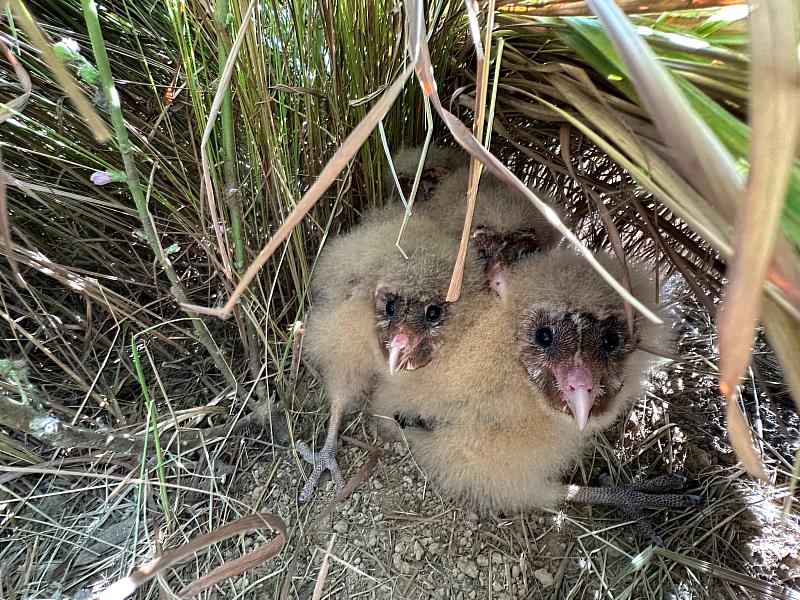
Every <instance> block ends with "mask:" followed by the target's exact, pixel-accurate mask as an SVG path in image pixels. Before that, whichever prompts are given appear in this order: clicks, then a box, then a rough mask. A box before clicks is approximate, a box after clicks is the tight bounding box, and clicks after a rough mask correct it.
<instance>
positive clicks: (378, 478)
mask: <svg viewBox="0 0 800 600" xmlns="http://www.w3.org/2000/svg"><path fill="white" fill-rule="evenodd" d="M693 318H694V319H695V320H696V318H697V315H696V314H695V315H694V317H692V315H690V316H689V317H687V321H686V322H685V323H684V325H683V329H682V332H683V333H682V338H681V339H682V341H681V345H682V347H681V352H682V356H688V358H687V360H686V361H685V362H684V363H682V364H672V365H670V366H668V367H667V368H666V369H664V370H663V371H661V372H659V373H657V374H656V376H655V377H654V380H653V383H652V385H651V387H650V391H649V392H648V393H647V396H646V397H645V398H644V399H642V401H641V402H639V403H638V404H637V405H636V407H635V408H634V409H632V411H631V413H630V414H629V415H628V418H627V419H626V420H624V422H622V423H620V424H619V425H618V426H616V427H615V428H612V429H611V430H610V431H608V432H606V434H605V436H604V437H602V438H601V439H599V440H598V443H597V444H596V446H595V447H594V448H592V449H590V450H589V451H588V452H587V454H586V456H585V458H584V460H583V461H582V463H581V465H579V466H578V467H577V468H576V469H575V471H574V473H573V478H572V480H573V481H574V482H576V483H587V482H589V481H591V482H595V481H596V475H597V474H598V472H600V471H601V470H609V471H610V472H611V473H612V474H613V475H614V477H615V478H617V479H618V480H620V482H622V481H628V480H630V479H631V478H636V477H637V476H640V475H641V476H647V477H652V476H655V475H659V474H662V473H666V472H676V473H682V474H685V475H688V476H690V477H694V478H696V479H698V480H699V481H700V487H699V492H700V493H701V494H702V495H703V497H704V502H703V505H702V506H701V507H700V508H698V509H686V510H685V511H683V512H675V513H671V514H669V515H667V514H663V513H661V514H656V515H654V516H653V522H654V524H655V525H656V527H657V530H658V532H659V534H661V535H662V537H663V538H664V541H665V545H666V548H667V550H669V551H671V552H674V553H677V554H676V555H668V556H666V557H662V556H657V555H656V556H649V552H648V551H646V548H645V546H644V545H643V544H642V543H641V542H640V541H639V540H637V539H636V538H635V536H634V534H633V531H632V528H630V527H626V526H625V525H624V524H622V523H621V521H620V520H619V519H618V518H616V517H615V515H614V514H613V513H609V512H603V511H598V510H597V509H594V511H593V510H592V509H590V508H588V507H578V506H565V507H564V508H563V509H562V510H559V511H547V512H545V511H532V512H527V513H524V514H508V515H498V514H482V515H479V514H476V513H475V512H472V511H471V510H470V509H469V507H465V506H462V505H460V504H459V503H458V502H455V501H452V500H449V499H447V498H443V497H442V496H440V494H439V493H438V492H437V490H436V488H435V485H433V483H432V482H430V481H428V480H427V479H426V477H425V475H424V473H422V472H421V471H420V470H419V468H418V467H417V465H416V464H415V462H414V460H413V458H412V456H411V455H410V454H409V452H408V450H407V447H406V445H405V444H404V443H403V442H402V441H385V440H382V439H381V438H380V437H379V436H378V434H377V433H376V427H375V424H374V422H372V419H371V418H370V417H368V416H365V415H360V416H357V417H356V418H355V419H354V420H353V421H351V422H350V423H349V425H348V427H347V433H348V435H351V436H353V437H355V438H357V439H360V440H362V441H367V442H370V443H374V444H375V445H376V446H377V447H378V448H379V449H380V460H379V463H378V466H377V467H376V469H375V470H374V471H373V472H372V473H371V474H370V475H369V476H368V477H367V479H366V480H365V481H364V482H363V483H362V484H361V485H360V486H359V487H358V489H357V490H356V491H355V492H354V493H353V494H352V495H351V496H350V497H349V498H347V499H346V500H344V501H343V502H341V503H340V504H339V505H338V506H337V507H336V508H335V509H334V511H333V513H332V514H331V515H329V516H328V517H326V518H325V519H323V520H322V521H321V522H320V523H319V524H318V525H317V526H314V527H309V523H310V521H311V519H313V517H314V516H315V515H316V514H318V513H319V511H320V510H321V509H322V507H323V506H325V504H326V503H327V502H328V501H329V500H331V499H332V497H333V495H334V494H333V490H332V487H331V485H330V483H329V482H328V480H327V479H324V480H323V483H322V484H321V489H320V490H319V491H318V493H317V495H316V496H315V498H314V499H313V500H312V501H311V502H310V503H309V505H305V506H301V505H299V504H298V502H297V491H298V489H299V487H300V486H301V485H302V483H303V481H304V480H305V479H304V476H301V468H302V469H305V472H307V471H308V469H307V467H306V465H301V464H300V462H298V461H299V459H298V458H297V456H296V455H295V453H294V452H291V451H285V452H284V453H283V455H282V459H283V460H282V461H281V462H280V464H279V465H278V466H277V469H276V468H275V466H274V465H273V464H270V463H269V462H266V461H265V463H264V464H262V465H261V466H257V467H255V468H254V469H253V470H252V473H251V474H250V476H249V477H248V478H243V479H242V481H241V482H240V487H239V490H240V493H241V495H240V498H239V499H240V500H241V501H242V502H244V503H245V504H247V505H250V506H254V507H256V506H257V508H258V510H262V511H265V512H273V513H276V514H279V515H280V516H281V517H283V518H284V520H285V521H286V522H287V524H288V525H289V527H290V530H291V532H290V539H289V544H288V548H287V549H286V550H284V553H283V555H282V557H281V558H278V559H275V561H273V562H271V563H266V564H264V565H262V566H261V567H259V568H258V569H254V570H252V571H250V572H249V573H248V574H247V575H246V576H245V577H243V578H241V579H240V580H239V581H238V582H236V584H235V585H236V589H237V591H239V592H240V593H241V596H240V597H242V598H245V597H246V598H251V597H252V598H264V597H272V596H273V595H277V593H278V590H279V588H280V585H281V584H282V582H283V580H284V578H285V573H286V567H287V563H288V562H289V559H290V555H291V553H292V552H293V551H294V550H295V548H297V547H298V545H299V548H300V549H299V550H298V555H297V563H296V565H295V569H294V575H293V578H292V581H291V584H292V585H291V594H290V597H295V598H311V597H312V592H313V589H314V584H315V582H316V580H317V577H318V575H319V572H320V568H321V565H322V561H323V556H324V554H325V548H326V547H327V546H328V544H329V542H330V540H331V537H332V536H333V535H334V534H335V535H336V539H335V542H334V544H333V547H332V552H331V559H330V568H329V571H328V573H327V576H326V577H325V584H324V588H323V595H322V597H326V598H441V599H448V598H453V599H456V600H461V599H467V598H492V599H497V600H510V599H512V598H599V597H601V596H603V597H606V598H617V597H630V598H681V599H684V598H732V597H748V596H750V597H762V596H761V595H759V594H758V593H754V592H752V591H747V590H746V589H745V588H742V587H739V586H737V585H734V583H732V582H733V579H732V577H734V576H735V575H737V574H743V575H745V576H747V577H753V578H754V581H755V580H756V579H757V580H758V581H756V583H755V584H756V585H758V583H759V582H764V583H766V582H769V583H772V584H774V585H776V586H779V587H780V589H781V590H785V592H786V593H792V592H793V593H796V594H800V591H798V590H800V554H799V552H800V525H799V522H800V521H799V520H798V515H797V508H796V506H795V507H794V508H793V509H792V510H791V511H790V513H789V515H788V516H787V517H786V518H783V517H782V506H783V500H782V499H781V498H780V496H781V494H780V493H778V492H776V491H775V490H774V489H770V488H765V487H762V486H761V485H760V484H757V483H755V482H753V481H752V480H751V479H750V478H748V477H747V476H746V475H744V474H743V472H742V471H741V469H739V468H738V467H737V463H736V459H735V456H734V455H733V453H732V451H731V449H730V447H729V446H728V444H727V442H726V441H725V438H724V424H723V423H722V422H721V410H720V404H719V399H718V397H717V396H716V392H715V384H714V370H713V368H709V365H710V363H709V361H708V360H707V359H706V358H704V357H705V356H711V355H713V351H714V348H713V346H712V344H713V339H712V338H711V336H700V335H697V331H696V329H697V326H698V323H696V322H693ZM701 321H702V318H701ZM699 325H700V326H701V328H702V329H703V330H706V331H707V329H706V328H705V326H704V325H707V324H706V323H702V322H701V323H699ZM772 368H774V364H773V365H772ZM773 379H774V378H773ZM778 379H779V378H778ZM318 393H319V392H318V387H317V386H315V385H314V384H313V382H311V390H310V391H309V390H307V389H305V390H304V393H303V394H299V396H300V397H303V396H304V395H305V397H306V398H307V400H306V402H303V403H301V404H302V408H304V409H305V410H309V409H310V408H311V407H314V406H315V405H316V406H318V403H317V402H318V399H317V398H316V397H315V396H317V395H318ZM750 393H751V395H752V390H750ZM759 393H760V392H759ZM764 393H765V394H766V396H764V398H762V401H761V402H759V403H755V402H753V403H751V404H747V403H746V407H747V408H748V411H749V412H751V413H752V410H753V409H754V407H755V406H758V407H760V408H758V411H759V419H760V421H761V422H762V430H763V432H764V436H765V440H766V444H765V448H766V450H767V452H766V456H767V457H768V459H769V460H768V462H769V463H771V464H772V465H773V466H774V465H775V464H776V463H777V461H780V460H781V459H783V460H786V459H788V460H789V461H790V462H789V463H788V464H789V466H791V460H792V455H793V453H794V451H796V442H797V436H796V426H797V417H796V414H794V413H793V411H792V410H790V405H789V404H787V402H788V400H787V398H786V397H784V396H782V395H781V394H777V395H772V394H769V393H768V390H767V391H765V392H764ZM309 397H310V398H309ZM759 397H760V398H761V396H759ZM767 397H768V398H767ZM776 398H777V402H776ZM766 399H768V400H769V402H767V401H766ZM314 419H315V423H316V426H317V431H321V430H322V426H323V425H324V419H325V415H324V413H317V415H316V416H315V417H314ZM784 419H785V420H784ZM304 433H305V435H304V436H302V437H303V439H307V438H308V437H309V436H310V434H309V433H308V430H306V432H304ZM320 438H321V436H320ZM367 459H368V453H367V452H366V451H365V450H362V449H360V448H355V447H352V446H348V445H345V446H344V447H343V449H342V451H341V453H340V465H341V466H342V468H343V470H344V474H345V477H347V478H349V477H352V476H353V475H354V474H355V473H356V472H357V471H358V469H360V468H361V467H362V466H363V465H364V464H365V463H366V461H367ZM785 468H786V465H784V469H785ZM643 551H645V552H644V553H643V554H642V555H641V556H640V557H639V559H638V561H639V562H640V563H641V565H642V568H640V569H638V570H637V569H634V568H633V567H632V566H631V565H632V563H633V564H637V561H635V560H634V561H632V559H633V558H634V557H636V556H637V555H639V553H641V552H643ZM676 557H677V558H676ZM701 561H707V563H711V564H713V565H716V566H720V567H723V568H727V569H730V570H731V572H728V571H718V572H716V573H715V574H714V575H710V574H708V573H707V572H705V571H704V569H703V564H704V563H702V562H701ZM220 597H222V596H220ZM779 597H780V596H779ZM798 597H800V595H798Z"/></svg>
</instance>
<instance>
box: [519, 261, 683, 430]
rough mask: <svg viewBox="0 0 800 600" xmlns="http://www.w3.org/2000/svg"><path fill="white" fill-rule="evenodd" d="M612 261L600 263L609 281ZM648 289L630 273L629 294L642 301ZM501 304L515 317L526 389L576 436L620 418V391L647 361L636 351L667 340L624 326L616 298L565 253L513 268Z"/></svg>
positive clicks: (660, 330) (652, 328) (644, 324)
mask: <svg viewBox="0 0 800 600" xmlns="http://www.w3.org/2000/svg"><path fill="white" fill-rule="evenodd" d="M615 260H616V259H613V258H609V259H608V260H603V262H604V263H605V266H606V267H607V268H608V269H609V270H610V271H611V272H612V274H614V275H615V276H617V275H619V274H620V268H619V265H618V263H616V264H615V262H614V261H615ZM648 283H649V284H650V285H652V283H651V282H650V281H649V278H648V277H646V276H643V275H641V274H637V275H636V276H635V282H634V285H633V292H634V295H635V296H637V297H638V298H640V299H641V298H642V297H643V296H644V295H646V294H647V291H646V290H648ZM649 291H650V292H651V293H652V287H650V289H649ZM509 301H510V302H511V303H512V304H513V310H514V311H515V314H516V315H517V323H518V331H517V341H518V345H519V352H518V355H519V359H520V360H521V361H522V364H523V365H524V366H525V369H526V371H527V372H528V376H529V378H530V382H531V384H532V385H533V386H534V388H536V390H537V391H539V392H541V394H540V396H541V397H543V398H544V399H545V400H546V401H547V403H548V404H549V406H551V407H552V408H553V409H555V410H557V411H560V412H568V413H571V414H572V416H573V418H574V420H575V423H576V425H577V426H578V428H579V429H584V428H585V427H586V426H587V424H593V423H598V422H600V421H603V422H607V421H608V419H603V417H608V416H611V417H612V418H613V416H616V415H617V414H618V413H619V412H620V410H621V408H622V406H624V401H625V400H626V399H627V398H628V397H629V396H630V393H622V392H623V388H625V387H626V385H627V384H629V383H636V384H640V382H641V380H642V378H643V377H644V376H645V373H646V372H647V370H648V367H649V366H650V362H651V360H650V359H654V358H655V357H652V356H651V355H649V354H647V353H646V352H644V351H643V350H641V349H640V348H639V345H640V344H641V343H642V341H643V340H647V342H648V345H652V346H654V347H659V346H661V345H663V343H664V341H665V338H666V337H667V335H668V334H667V331H666V329H665V328H664V327H659V326H656V325H654V324H652V323H650V322H648V321H646V320H645V319H644V318H637V319H636V320H635V322H634V323H633V324H632V326H631V324H630V322H629V320H628V316H627V315H626V311H625V304H624V301H623V300H622V298H621V297H620V296H619V295H618V294H617V293H616V292H615V291H614V290H613V289H612V288H611V287H610V286H609V285H608V284H607V283H606V282H605V281H603V279H602V278H601V277H600V275H598V274H597V272H596V271H595V270H594V269H593V268H592V267H591V265H589V264H588V263H587V262H586V261H585V260H584V259H582V258H580V257H578V256H576V255H575V254H574V253H572V252H570V251H560V250H556V251H553V252H550V253H547V254H540V255H537V256H534V257H532V258H530V259H527V260H524V261H523V262H522V263H520V265H519V267H518V268H517V269H515V270H514V271H513V272H512V274H511V276H510V280H509ZM651 338H652V341H651ZM634 388H635V389H638V387H637V385H633V386H631V388H630V389H634Z"/></svg>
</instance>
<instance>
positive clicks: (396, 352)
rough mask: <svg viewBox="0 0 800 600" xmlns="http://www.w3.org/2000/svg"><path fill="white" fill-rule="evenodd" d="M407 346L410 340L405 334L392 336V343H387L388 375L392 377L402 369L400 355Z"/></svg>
mask: <svg viewBox="0 0 800 600" xmlns="http://www.w3.org/2000/svg"><path fill="white" fill-rule="evenodd" d="M409 346H410V340H409V339H408V336H407V335H406V334H405V333H396V334H394V337H393V338H392V341H391V342H390V343H389V375H392V376H394V374H395V373H397V371H398V370H399V369H401V368H402V366H403V365H402V364H401V355H402V354H403V351H404V350H406V349H408V348H409ZM403 362H405V360H403Z"/></svg>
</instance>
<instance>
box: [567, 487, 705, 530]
mask: <svg viewBox="0 0 800 600" xmlns="http://www.w3.org/2000/svg"><path fill="white" fill-rule="evenodd" d="M687 482H688V480H687V479H686V478H685V477H681V476H680V475H664V476H661V477H656V478H654V479H649V480H646V481H643V482H640V483H631V484H628V485H625V486H616V485H613V483H612V482H611V478H610V477H609V476H608V475H607V474H603V475H601V476H600V484H601V486H602V487H583V486H577V485H570V486H566V497H565V499H566V500H567V501H569V502H579V503H581V504H595V505H603V506H611V507H613V508H614V509H616V510H617V512H619V513H621V514H622V516H623V517H625V518H626V519H630V520H631V521H634V522H635V523H636V530H637V532H638V533H639V535H640V536H641V537H642V538H643V539H644V540H646V541H647V542H649V543H650V544H651V545H653V546H663V545H664V542H663V541H662V540H661V538H660V537H659V535H658V534H657V533H656V531H655V529H654V528H653V525H652V523H650V521H649V520H648V519H647V517H646V516H645V514H644V509H645V508H684V507H687V506H695V505H697V504H698V503H699V502H700V496H695V495H693V494H668V493H665V492H667V491H671V490H677V489H681V488H683V487H685V486H686V484H687Z"/></svg>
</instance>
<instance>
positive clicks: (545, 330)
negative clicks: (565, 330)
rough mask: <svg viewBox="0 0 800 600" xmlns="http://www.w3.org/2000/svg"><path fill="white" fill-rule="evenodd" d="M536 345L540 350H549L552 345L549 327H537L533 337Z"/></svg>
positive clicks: (551, 333) (551, 330)
mask: <svg viewBox="0 0 800 600" xmlns="http://www.w3.org/2000/svg"><path fill="white" fill-rule="evenodd" d="M533 339H534V340H535V341H536V345H537V346H540V347H542V348H549V347H550V346H552V345H553V329H552V328H551V327H539V329H537V330H536V333H535V334H534V335H533Z"/></svg>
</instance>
